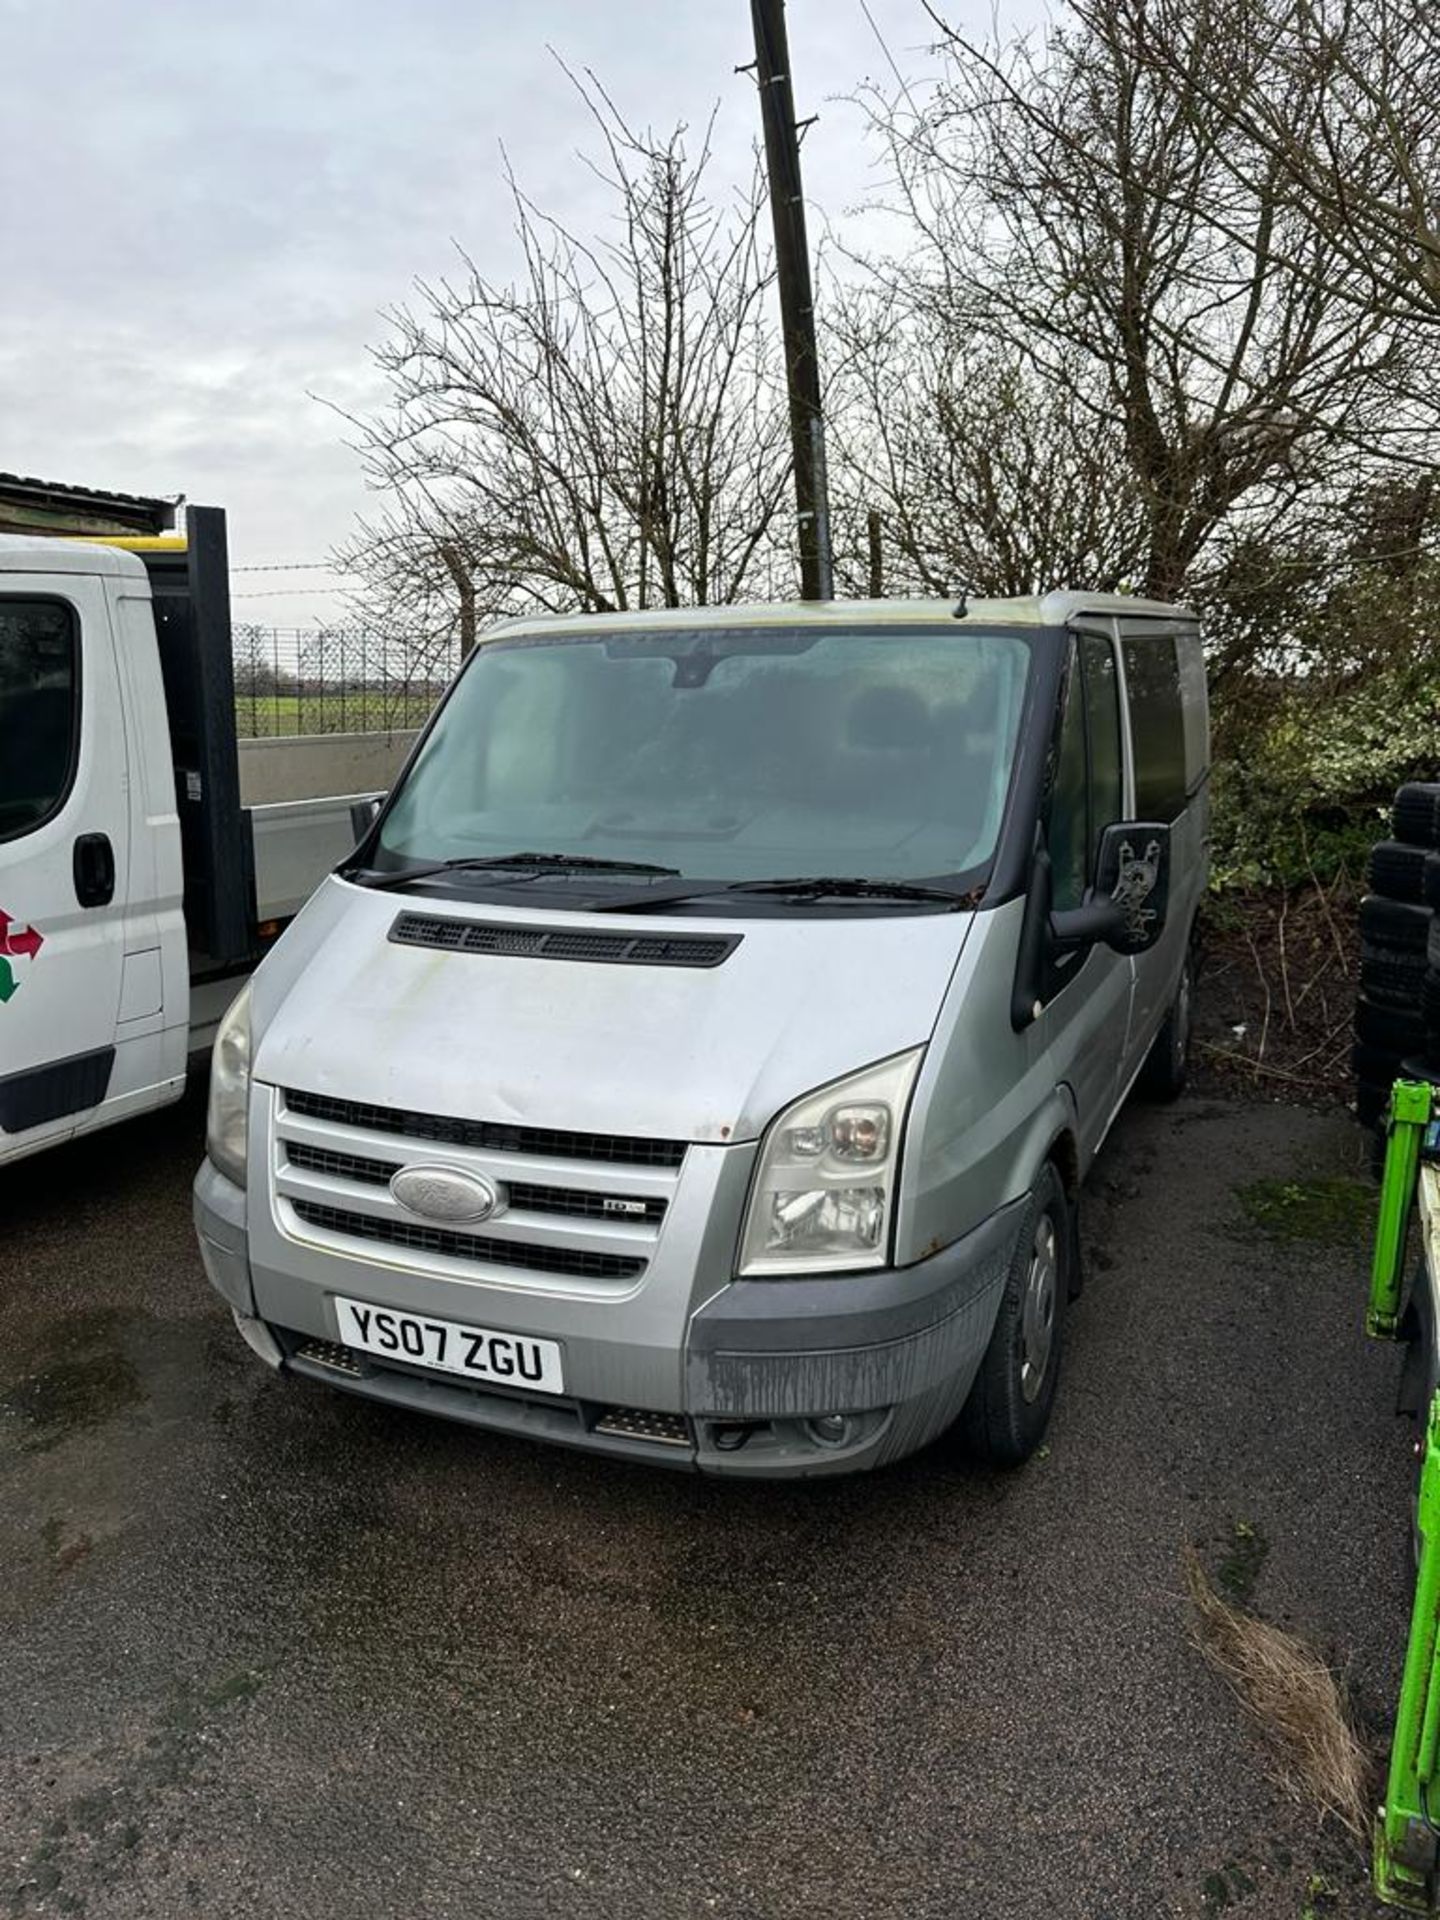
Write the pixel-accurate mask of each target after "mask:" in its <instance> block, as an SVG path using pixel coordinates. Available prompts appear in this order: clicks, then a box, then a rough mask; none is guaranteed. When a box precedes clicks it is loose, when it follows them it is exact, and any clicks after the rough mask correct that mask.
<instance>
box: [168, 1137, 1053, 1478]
mask: <svg viewBox="0 0 1440 1920" xmlns="http://www.w3.org/2000/svg"><path fill="white" fill-rule="evenodd" d="M245 1199H246V1197H245V1194H244V1193H243V1192H242V1191H241V1189H239V1188H238V1187H235V1186H234V1185H233V1184H232V1183H231V1182H230V1181H229V1180H227V1179H225V1177H224V1176H223V1175H222V1174H220V1173H219V1172H218V1171H217V1170H216V1169H215V1168H214V1167H213V1166H212V1165H211V1164H210V1162H209V1161H206V1162H205V1163H204V1165H203V1166H202V1167H201V1169H200V1172H199V1174H198V1175H197V1177H196V1181H195V1225H196V1230H197V1232H198V1234H199V1237H200V1245H201V1251H202V1254H203V1256H204V1261H205V1269H206V1273H207V1275H208V1276H209V1279H210V1281H211V1284H212V1285H213V1286H214V1287H215V1288H216V1289H217V1291H218V1292H220V1293H221V1294H222V1295H223V1296H224V1298H225V1299H226V1300H227V1302H228V1303H229V1305H230V1307H231V1308H232V1310H233V1312H234V1313H235V1315H236V1318H237V1321H238V1322H240V1323H241V1331H242V1332H243V1333H245V1335H246V1338H247V1339H249V1341H250V1344H251V1345H252V1346H253V1347H255V1348H256V1350H257V1351H258V1352H261V1353H262V1354H264V1355H265V1356H266V1357H267V1358H268V1357H269V1354H270V1352H271V1351H272V1350H274V1351H278V1353H279V1355H280V1364H281V1366H282V1368H283V1370H284V1371H286V1372H288V1373H294V1374H297V1375H300V1376H301V1377H305V1378H310V1379H315V1380H323V1381H324V1382H326V1383H327V1384H329V1385H332V1386H338V1387H341V1388H342V1389H344V1390H345V1391H347V1392H351V1393H357V1394H361V1395H363V1396H365V1397H366V1398H369V1399H374V1400H383V1401H387V1402H389V1403H390V1404H392V1405H396V1406H402V1407H407V1408H411V1409H414V1410H416V1411H420V1412H428V1413H436V1414H440V1415H443V1416H445V1417H447V1418H450V1419H455V1420H460V1421H464V1422H467V1423H468V1424H470V1425H473V1426H479V1427H485V1428H489V1429H493V1430H497V1431H502V1432H508V1433H515V1434H522V1435H528V1436H530V1437H532V1438H535V1439H543V1440H549V1441H553V1442H558V1443H559V1444H562V1445H567V1446H574V1447H580V1448H583V1449H585V1450H586V1451H590V1452H595V1453H606V1454H611V1455H613V1456H616V1457H621V1458H627V1459H634V1460H645V1461H647V1462H650V1463H653V1464H658V1465H664V1466H673V1467H687V1468H692V1469H698V1470H700V1471H702V1472H706V1473H714V1474H725V1475H730V1476H734V1477H743V1478H756V1479H758V1478H803V1477H809V1476H814V1475H822V1474H826V1475H828V1474H841V1473H855V1472H860V1471H863V1470H865V1469H867V1468H871V1467H877V1466H882V1465H884V1464H886V1463H887V1462H889V1461H892V1460H897V1459H899V1458H901V1457H902V1456H903V1455H905V1454H907V1453H912V1452H914V1451H915V1450H916V1449H917V1448H919V1447H922V1446H924V1445H925V1444H926V1443H927V1442H928V1441H929V1440H932V1439H933V1438H935V1437H936V1435H938V1434H939V1433H941V1432H943V1431H944V1429H945V1428H946V1427H947V1426H949V1425H950V1423H951V1422H952V1421H953V1420H954V1418H955V1416H956V1415H957V1414H958V1413H959V1411H960V1408H961V1407H962V1406H963V1405H964V1402H965V1398H966V1396H967V1395H968V1393H969V1391H970V1387H971V1384H972V1382H973V1380H974V1377H975V1373H976V1370H977V1369H978V1367H979V1365H980V1361H981V1358H982V1357H983V1355H984V1352H985V1348H986V1345H987V1343H988V1341H989V1338H990V1334H991V1330H992V1328H993V1326H994V1321H995V1313H996V1310H997V1308H998V1305H999V1301H1000V1295H1001V1293H1002V1291H1003V1289H1004V1285H1005V1276H1006V1273H1007V1270H1008V1268H1009V1264H1010V1260H1011V1257H1012V1254H1013V1251H1014V1245H1015V1237H1016V1234H1017V1232H1018V1230H1019V1223H1020V1215H1021V1212H1022V1208H1023V1202H1016V1203H1013V1204H1011V1205H1009V1206H1006V1207H1003V1208H1001V1209H1000V1210H999V1211H998V1212H996V1213H995V1214H992V1215H991V1216H990V1218H989V1219H988V1220H986V1221H984V1222H983V1223H982V1224H981V1225H980V1226H979V1227H978V1228H976V1229H975V1230H974V1231H973V1232H972V1233H969V1234H967V1235H965V1236H964V1237H963V1238H962V1239H960V1240H957V1241H955V1242H953V1243H952V1244H951V1245H950V1246H948V1247H945V1248H943V1249H942V1250H941V1251H939V1252H937V1253H935V1254H932V1255H931V1256H930V1257H929V1258H928V1259H925V1260H921V1261H918V1262H917V1263H916V1264H915V1265H913V1266H910V1267H901V1268H893V1269H887V1270H884V1271H881V1272H876V1273H870V1274H864V1275H855V1276H849V1277H841V1278H836V1277H833V1276H824V1277H821V1276H816V1277H812V1278H797V1279H785V1280H774V1279H764V1280H735V1281H732V1282H730V1283H729V1284H728V1285H726V1286H723V1287H721V1288H720V1289H719V1290H718V1291H717V1292H716V1293H715V1294H714V1295H713V1296H712V1297H711V1298H710V1299H709V1300H707V1301H706V1302H705V1303H704V1304H703V1305H702V1306H701V1307H700V1308H699V1309H698V1310H697V1311H696V1312H694V1313H693V1314H692V1315H691V1316H690V1319H689V1324H688V1329H687V1331H686V1334H685V1338H684V1352H683V1355H682V1356H678V1357H679V1358H680V1359H681V1360H682V1362H683V1365H682V1367H681V1369H680V1378H681V1381H682V1383H683V1384H682V1387H681V1398H682V1400H683V1404H682V1405H680V1406H672V1407H656V1408H652V1409H649V1410H647V1411H650V1412H654V1413H657V1414H660V1415H664V1416H669V1417H670V1429H671V1430H670V1433H669V1434H668V1435H667V1437H666V1438H665V1439H663V1440H657V1439H655V1438H650V1437H645V1436H643V1435H641V1434H638V1433H636V1432H633V1431H629V1432H627V1431H617V1430H615V1420H614V1416H615V1415H617V1414H619V1413H623V1414H626V1415H632V1414H633V1409H630V1408H617V1407H615V1406H613V1405H607V1404H606V1403H605V1402H602V1401H597V1400H588V1399H571V1398H568V1397H566V1398H563V1399H562V1398H559V1397H555V1398H541V1397H538V1396H536V1397H531V1398H526V1397H524V1396H522V1395H520V1394H512V1393H506V1392H501V1391H498V1390H482V1389H479V1388H475V1387H471V1386H469V1385H467V1384H465V1383H463V1382H457V1381H453V1380H451V1379H449V1378H446V1377H442V1376H437V1375H436V1374H434V1373H431V1372H426V1371H422V1370H421V1369H419V1368H414V1367H407V1366H402V1365H395V1364H392V1363H390V1362H388V1361H387V1362H384V1363H382V1362H379V1361H376V1360H374V1359H373V1358H372V1357H371V1356H369V1355H364V1354H359V1353H355V1352H354V1351H353V1350H349V1349H344V1350H341V1349H335V1348H333V1347H332V1348H331V1349H330V1350H329V1352H328V1353H327V1350H326V1343H325V1342H323V1341H320V1340H317V1339H315V1338H314V1337H313V1329H308V1330H307V1329H304V1328H287V1327H284V1326H281V1325H275V1324H273V1323H270V1324H267V1323H266V1322H265V1321H264V1320H262V1319H261V1318H260V1317H259V1315H258V1313H257V1307H256V1301H255V1293H254V1289H253V1285H252V1280H251V1273H250V1266H249V1259H248V1252H247V1240H246V1228H245ZM341 1284H344V1282H343V1281H342V1283H341ZM247 1323H248V1324H247ZM588 1344H589V1342H588V1339H586V1338H576V1337H575V1336H574V1335H573V1334H572V1335H569V1336H567V1338H566V1346H567V1352H568V1355H569V1359H568V1361H567V1365H569V1366H570V1367H571V1369H572V1372H573V1373H574V1374H575V1375H577V1376H579V1377H582V1378H583V1377H584V1376H585V1373H586V1366H585V1362H586V1358H587V1355H586V1348H587V1345H588ZM817 1421H819V1422H822V1423H824V1424H823V1425H821V1426H819V1427H817V1426H816V1425H815V1423H816V1422H817ZM621 1424H622V1425H625V1424H628V1425H629V1426H630V1427H632V1428H633V1427H634V1426H635V1425H636V1424H637V1422H636V1421H635V1420H634V1419H633V1418H632V1419H629V1420H628V1421H627V1422H622V1423H621ZM606 1427H608V1428H609V1430H605V1429H606Z"/></svg>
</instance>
